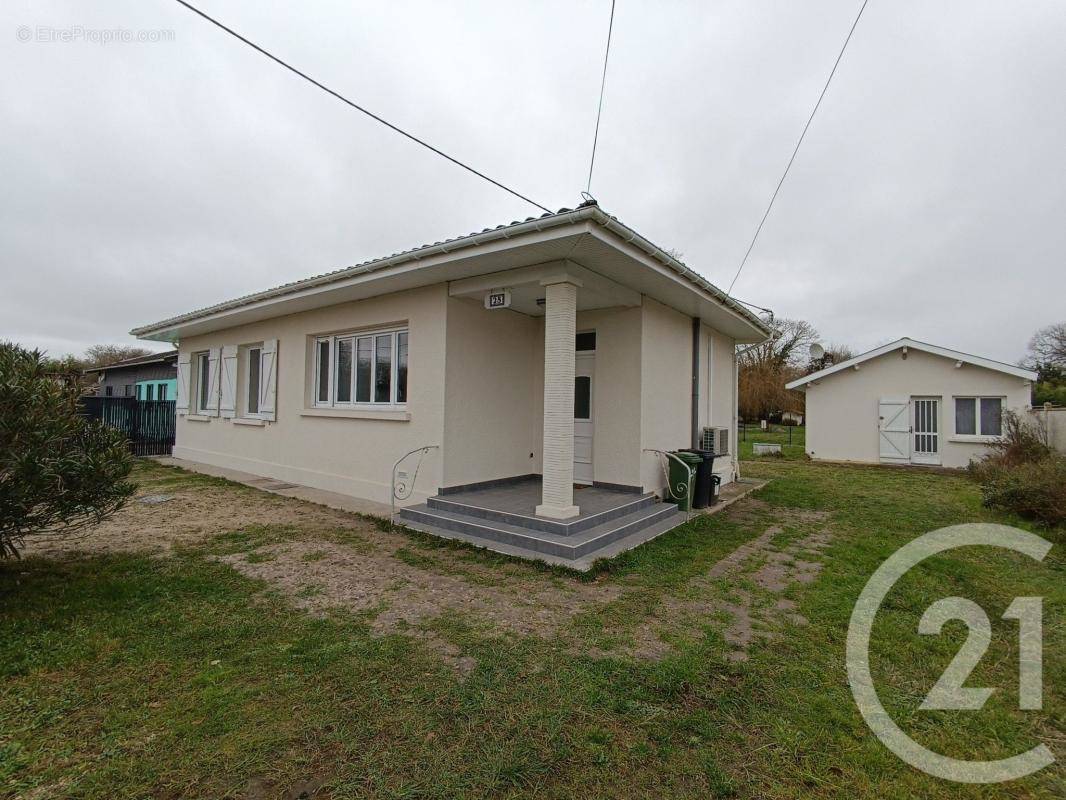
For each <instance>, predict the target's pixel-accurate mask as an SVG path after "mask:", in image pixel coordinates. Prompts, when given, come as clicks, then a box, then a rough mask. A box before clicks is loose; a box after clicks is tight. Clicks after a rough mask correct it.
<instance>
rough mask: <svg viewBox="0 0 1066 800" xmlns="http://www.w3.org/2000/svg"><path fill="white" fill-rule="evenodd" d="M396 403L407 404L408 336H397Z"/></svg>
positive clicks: (401, 334) (400, 334) (404, 334)
mask: <svg viewBox="0 0 1066 800" xmlns="http://www.w3.org/2000/svg"><path fill="white" fill-rule="evenodd" d="M396 402H397V403H406V402H407V334H406V333H398V334H396Z"/></svg>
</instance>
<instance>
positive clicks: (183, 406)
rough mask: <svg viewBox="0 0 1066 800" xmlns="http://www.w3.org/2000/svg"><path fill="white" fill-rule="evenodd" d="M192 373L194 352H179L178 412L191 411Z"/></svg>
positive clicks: (175, 409) (185, 412)
mask: <svg viewBox="0 0 1066 800" xmlns="http://www.w3.org/2000/svg"><path fill="white" fill-rule="evenodd" d="M191 374H192V354H191V353H178V386H177V389H178V396H177V398H175V400H174V411H175V412H176V413H178V414H188V413H189V377H190V376H191Z"/></svg>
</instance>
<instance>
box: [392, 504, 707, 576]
mask: <svg viewBox="0 0 1066 800" xmlns="http://www.w3.org/2000/svg"><path fill="white" fill-rule="evenodd" d="M666 507H667V508H668V509H672V511H671V512H670V513H669V515H667V516H664V517H659V518H658V521H656V522H654V523H652V524H650V525H647V526H645V527H640V528H638V529H637V530H635V531H631V532H629V533H628V534H625V535H623V536H622V537H621V538H615V539H613V540H612V541H610V542H606V543H601V544H600V546H599V547H598V548H596V549H593V550H590V551H588V552H586V553H585V554H584V555H580V556H566V555H555V554H552V553H548V552H544V551H543V550H535V549H531V548H529V547H527V546H523V545H520V544H507V543H505V542H503V541H500V540H499V539H496V538H489V537H487V536H481V535H478V534H477V533H474V532H473V531H474V530H475V529H474V528H472V527H470V528H467V529H466V530H456V529H454V528H442V527H439V526H438V525H435V524H431V523H428V522H421V521H415V520H412V519H409V518H406V517H401V519H400V522H401V523H402V524H403V525H404V526H406V527H408V528H411V529H413V530H417V531H422V532H423V533H428V534H432V535H433V536H439V537H441V538H442V539H455V540H458V541H463V542H467V543H468V544H472V545H474V546H475V547H484V548H485V549H486V550H492V551H494V552H497V553H504V554H506V555H509V556H516V557H518V558H527V559H531V560H534V561H544V562H546V563H548V564H558V565H559V566H563V567H569V568H570V569H576V570H579V571H581V572H587V571H588V570H589V569H591V568H592V565H593V564H594V563H595V562H596V561H598V560H600V559H603V558H613V557H614V556H616V555H618V554H619V553H624V552H625V551H626V550H632V549H633V548H634V547H639V546H640V545H642V544H644V543H645V542H650V541H651V540H652V539H654V538H656V537H658V536H661V535H662V534H664V533H666V532H668V531H671V530H673V529H674V528H676V527H677V526H678V525H683V524H684V523H685V522H686V521H687V520H688V519H689V516H688V515H687V514H686V513H685V512H683V511H678V510H677V507H676V506H669V505H667V506H666ZM405 510H406V509H405ZM482 532H483V531H482Z"/></svg>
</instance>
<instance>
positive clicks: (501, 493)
mask: <svg viewBox="0 0 1066 800" xmlns="http://www.w3.org/2000/svg"><path fill="white" fill-rule="evenodd" d="M640 498H641V495H639V494H636V493H635V492H622V491H619V490H617V489H601V488H598V487H596V486H574V505H576V506H577V507H578V508H579V509H580V513H579V514H578V516H576V517H571V518H570V519H567V520H565V521H566V522H579V521H580V520H583V519H585V518H587V517H591V516H593V515H595V514H600V513H603V512H604V511H610V510H611V509H613V508H618V507H619V506H623V505H626V504H628V503H632V502H633V501H634V500H639V499H640ZM444 499H446V500H448V501H449V502H452V503H461V504H462V505H469V506H477V507H478V508H485V509H490V510H492V511H502V512H504V513H507V514H518V515H521V516H525V517H536V509H537V506H538V505H539V504H540V501H541V482H540V479H539V478H529V479H527V480H523V481H520V482H518V483H510V484H506V485H504V486H493V487H490V488H487V489H471V490H469V491H465V492H449V493H448V494H447V495H444Z"/></svg>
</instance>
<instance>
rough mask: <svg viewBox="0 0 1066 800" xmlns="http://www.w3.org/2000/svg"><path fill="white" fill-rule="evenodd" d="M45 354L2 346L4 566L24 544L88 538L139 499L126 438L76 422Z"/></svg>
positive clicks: (73, 400) (0, 525)
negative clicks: (50, 537)
mask: <svg viewBox="0 0 1066 800" xmlns="http://www.w3.org/2000/svg"><path fill="white" fill-rule="evenodd" d="M47 366H48V365H47V363H46V362H45V360H44V358H43V357H42V355H41V353H40V352H39V351H36V350H34V351H29V350H25V349H23V348H21V347H19V346H18V345H15V344H11V343H8V342H0V558H9V557H12V556H18V551H19V548H20V547H21V546H22V544H23V542H24V539H25V537H26V536H30V535H39V534H65V533H72V532H75V531H79V530H82V529H84V528H86V527H87V526H90V525H93V524H95V523H97V522H100V521H101V520H103V519H104V518H105V517H107V516H109V515H110V514H113V513H114V512H116V511H118V510H119V509H120V508H121V507H122V506H123V505H125V503H126V501H127V500H128V499H129V498H130V496H131V495H132V494H133V491H134V486H133V484H131V483H129V482H128V481H127V480H126V478H127V477H128V476H129V473H130V470H131V469H132V467H133V459H132V457H131V456H130V454H129V450H128V448H127V445H126V439H125V437H124V436H123V435H122V434H121V433H120V432H118V431H116V430H112V429H111V428H107V427H105V426H104V425H102V424H101V423H99V422H97V421H95V420H89V419H86V418H85V417H82V416H80V415H79V414H78V407H77V404H78V389H77V387H76V386H70V385H66V384H65V383H63V382H61V381H56V380H55V379H54V377H53V376H52V375H50V374H49V372H48V370H47Z"/></svg>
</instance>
